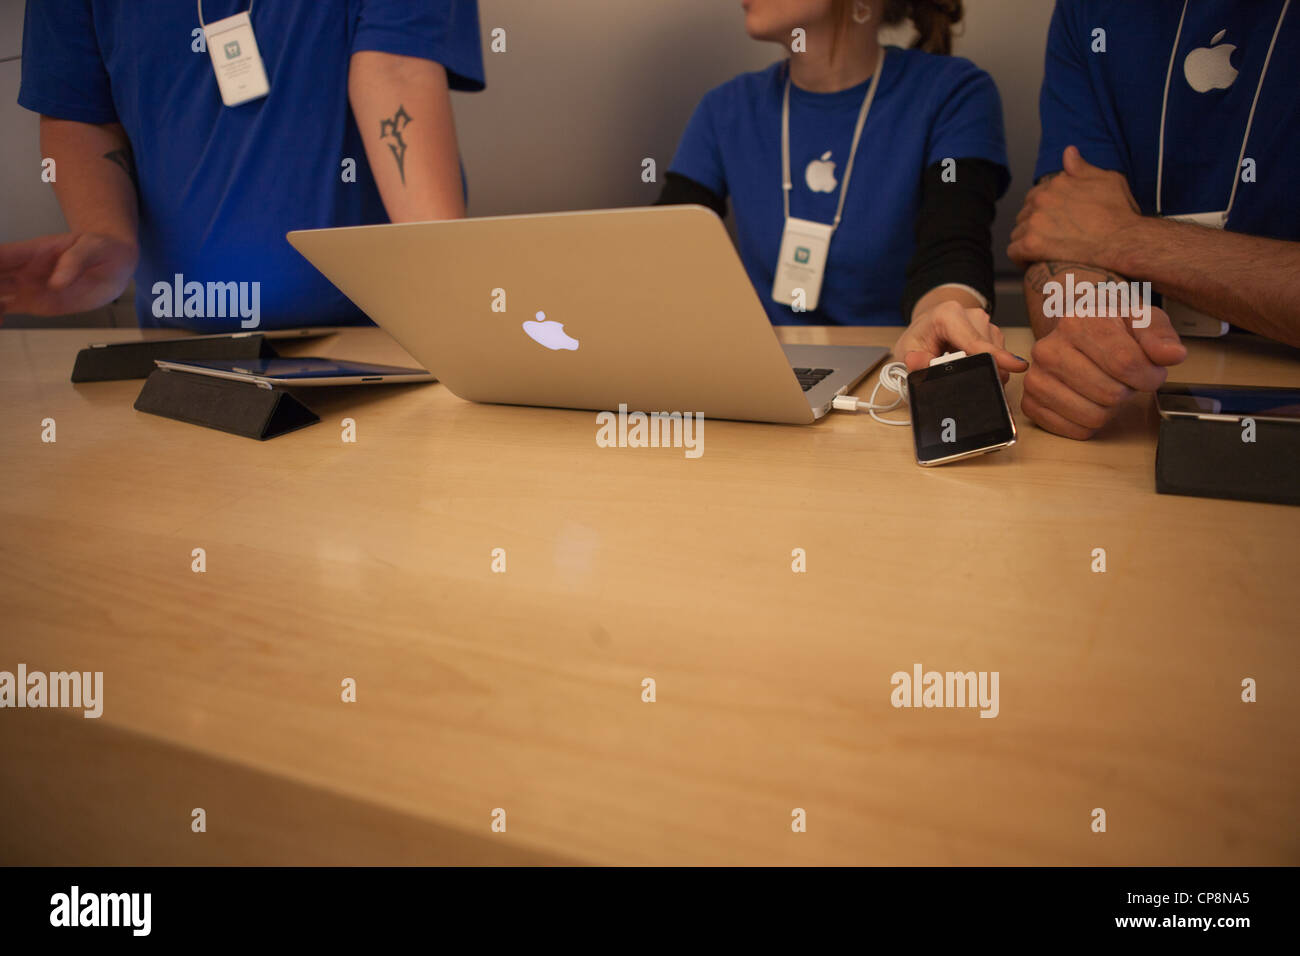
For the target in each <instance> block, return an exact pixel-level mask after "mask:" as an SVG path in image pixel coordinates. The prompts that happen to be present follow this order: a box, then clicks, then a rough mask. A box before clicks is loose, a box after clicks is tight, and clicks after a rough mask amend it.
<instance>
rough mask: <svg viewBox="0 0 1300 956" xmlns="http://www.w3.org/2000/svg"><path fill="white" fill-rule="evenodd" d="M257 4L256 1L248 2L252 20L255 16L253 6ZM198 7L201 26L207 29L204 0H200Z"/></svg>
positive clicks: (249, 14) (249, 0)
mask: <svg viewBox="0 0 1300 956" xmlns="http://www.w3.org/2000/svg"><path fill="white" fill-rule="evenodd" d="M255 2H256V0H248V16H249V18H250V19H251V18H252V16H253V4H254V3H255ZM198 7H199V26H201V27H205V26H207V24H206V23H204V22H203V0H198Z"/></svg>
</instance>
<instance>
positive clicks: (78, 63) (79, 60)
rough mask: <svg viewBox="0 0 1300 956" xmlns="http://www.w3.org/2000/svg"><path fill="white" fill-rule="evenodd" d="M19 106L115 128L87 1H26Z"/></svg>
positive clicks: (106, 77) (108, 90)
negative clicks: (108, 124)
mask: <svg viewBox="0 0 1300 956" xmlns="http://www.w3.org/2000/svg"><path fill="white" fill-rule="evenodd" d="M18 105H19V106H22V107H25V108H26V109H29V110H31V111H33V112H35V113H41V114H42V115H45V116H53V117H55V118H56V119H65V120H74V121H76V122H78V123H116V122H117V109H116V107H114V105H113V90H112V86H111V85H110V83H109V80H108V71H107V70H106V69H105V68H104V58H103V56H102V55H101V54H100V52H99V40H98V38H97V37H96V35H95V17H94V14H93V13H92V12H91V9H90V0H27V11H26V13H25V15H24V19H23V66H22V84H21V85H20V86H19V88H18Z"/></svg>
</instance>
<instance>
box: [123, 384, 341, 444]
mask: <svg viewBox="0 0 1300 956" xmlns="http://www.w3.org/2000/svg"><path fill="white" fill-rule="evenodd" d="M135 407H136V409H137V410H138V411H141V412H148V413H149V414H151V415H161V416H163V417H164V418H174V419H176V420H177V421H181V422H188V423H189V424H191V425H203V426H204V427H206V428H215V429H218V430H219V431H223V432H230V433H231V434H232V435H242V436H244V437H245V438H256V439H257V440H258V441H265V440H266V439H268V438H275V437H276V436H277V435H283V434H285V433H286V432H291V431H296V430H297V429H299V428H305V427H306V426H308V425H314V424H316V423H317V422H318V421H320V418H319V416H317V415H316V413H315V412H313V411H312V410H311V409H310V408H308V407H307V406H306V405H304V404H302V402H300V401H298V400H297V399H296V398H294V397H293V396H292V395H290V394H289V393H288V392H286V391H285V390H284V389H281V388H262V387H261V386H258V385H255V384H253V383H252V382H235V381H231V380H230V379H224V378H213V377H212V376H210V375H195V374H193V373H191V372H175V371H171V370H169V369H165V368H156V369H154V371H153V372H152V373H151V374H150V375H149V378H148V379H147V380H146V381H145V383H144V388H142V389H141V390H140V397H139V398H137V399H136V400H135Z"/></svg>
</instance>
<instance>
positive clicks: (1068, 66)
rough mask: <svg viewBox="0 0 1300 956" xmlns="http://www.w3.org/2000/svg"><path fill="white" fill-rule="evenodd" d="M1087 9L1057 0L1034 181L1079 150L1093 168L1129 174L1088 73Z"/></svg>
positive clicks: (1069, 0)
mask: <svg viewBox="0 0 1300 956" xmlns="http://www.w3.org/2000/svg"><path fill="white" fill-rule="evenodd" d="M1082 8H1083V5H1082V4H1081V3H1078V2H1075V0H1058V2H1057V4H1056V10H1055V12H1053V14H1052V26H1051V28H1050V29H1049V30H1048V33H1047V64H1046V67H1045V69H1044V73H1043V92H1042V95H1041V96H1040V97H1039V104H1038V111H1039V115H1040V118H1041V119H1042V126H1043V138H1042V140H1041V141H1040V142H1039V147H1038V165H1037V167H1036V168H1035V170H1034V181H1035V182H1037V181H1038V180H1039V179H1042V178H1043V177H1044V176H1047V175H1049V174H1051V173H1059V172H1060V171H1061V168H1062V166H1061V162H1062V160H1061V154H1062V153H1064V152H1065V148H1066V147H1067V146H1077V147H1078V148H1079V152H1080V153H1082V154H1083V158H1084V159H1086V160H1087V161H1088V162H1090V163H1092V165H1094V166H1099V167H1101V168H1102V169H1110V170H1114V171H1117V172H1123V173H1127V168H1126V165H1127V164H1126V163H1125V162H1124V158H1123V156H1122V154H1121V152H1120V150H1119V148H1118V147H1117V145H1116V143H1115V137H1114V136H1113V135H1112V133H1111V130H1110V128H1109V127H1108V125H1107V123H1106V118H1105V116H1104V115H1103V112H1102V107H1101V104H1100V103H1099V102H1098V100H1097V93H1096V90H1095V89H1094V87H1093V84H1092V80H1091V77H1090V75H1089V72H1088V60H1087V58H1088V57H1089V56H1093V55H1094V54H1093V53H1092V52H1091V50H1092V42H1093V41H1092V29H1091V28H1090V27H1089V26H1088V25H1087V24H1086V23H1084V20H1085V19H1086V18H1083V17H1081V15H1080V14H1081V13H1082Z"/></svg>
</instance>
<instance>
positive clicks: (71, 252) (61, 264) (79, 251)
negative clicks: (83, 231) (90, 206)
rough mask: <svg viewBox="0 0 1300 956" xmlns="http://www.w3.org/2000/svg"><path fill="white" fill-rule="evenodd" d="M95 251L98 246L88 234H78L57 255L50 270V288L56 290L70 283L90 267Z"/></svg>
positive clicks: (64, 287)
mask: <svg viewBox="0 0 1300 956" xmlns="http://www.w3.org/2000/svg"><path fill="white" fill-rule="evenodd" d="M97 252H98V248H97V247H96V244H95V242H94V240H93V239H91V237H90V236H84V235H83V236H78V237H77V241H76V242H74V243H73V244H72V245H71V246H70V247H68V249H66V250H65V251H64V252H63V254H62V255H61V256H59V259H58V261H57V262H56V263H55V264H54V268H53V269H52V270H51V271H50V281H49V283H48V285H49V287H50V289H52V290H54V291H58V290H60V289H66V288H67V287H68V286H70V285H72V283H73V282H75V281H77V279H79V278H80V277H81V276H82V274H83V273H85V272H86V271H87V270H88V269H89V268H90V266H91V265H92V264H93V262H94V259H95V255H96V253H97Z"/></svg>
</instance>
